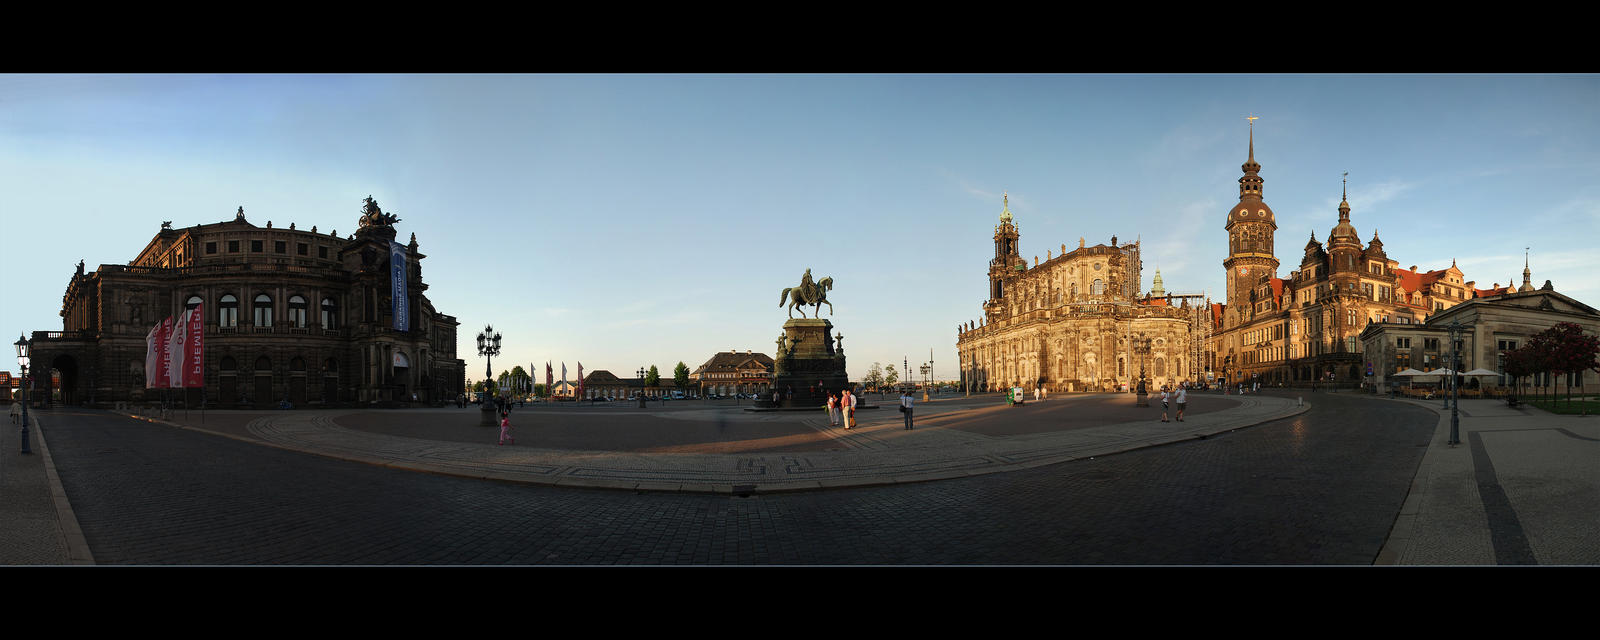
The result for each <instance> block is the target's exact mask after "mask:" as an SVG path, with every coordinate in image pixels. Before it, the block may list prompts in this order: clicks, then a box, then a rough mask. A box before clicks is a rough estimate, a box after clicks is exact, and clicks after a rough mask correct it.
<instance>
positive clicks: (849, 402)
mask: <svg viewBox="0 0 1600 640" xmlns="http://www.w3.org/2000/svg"><path fill="white" fill-rule="evenodd" d="M842 393H843V394H844V395H841V396H839V401H840V403H841V404H843V405H844V428H846V429H854V428H855V427H856V396H855V394H853V393H850V387H845V388H844V391H843V392H842Z"/></svg>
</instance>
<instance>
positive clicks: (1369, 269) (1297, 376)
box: [1205, 127, 1504, 385]
mask: <svg viewBox="0 0 1600 640" xmlns="http://www.w3.org/2000/svg"><path fill="white" fill-rule="evenodd" d="M1241 169H1243V171H1244V176H1243V177H1241V178H1239V203H1238V204H1236V205H1234V206H1233V207H1232V208H1231V209H1229V210H1228V214H1227V221H1226V222H1225V223H1224V229H1225V230H1226V231H1227V232H1228V256H1227V257H1226V258H1225V259H1224V260H1223V262H1222V266H1223V268H1224V269H1225V270H1226V271H1227V278H1226V282H1227V289H1228V291H1227V301H1226V302H1223V303H1216V304H1213V305H1211V306H1212V309H1211V314H1210V318H1209V320H1210V321H1211V322H1212V327H1211V331H1212V337H1211V340H1210V342H1209V343H1208V344H1206V346H1205V351H1206V353H1207V359H1206V362H1207V365H1208V366H1210V367H1214V370H1215V371H1217V372H1218V376H1219V378H1220V379H1223V380H1227V381H1228V382H1230V383H1233V384H1237V383H1240V382H1247V383H1248V382H1253V381H1260V382H1262V383H1264V384H1268V385H1279V384H1284V385H1294V384H1301V385H1309V384H1310V383H1311V382H1312V381H1314V380H1315V381H1322V382H1325V383H1326V382H1336V383H1342V384H1355V383H1357V382H1360V381H1362V379H1363V378H1364V376H1365V375H1366V367H1365V362H1366V361H1365V360H1364V358H1363V356H1362V351H1363V348H1362V345H1361V340H1360V337H1359V335H1360V333H1361V331H1362V329H1364V328H1365V327H1366V326H1367V324H1368V323H1372V322H1378V323H1385V322H1388V323H1397V324H1417V323H1421V322H1423V321H1425V320H1426V319H1427V318H1428V316H1429V315H1430V314H1434V313H1437V312H1440V311H1443V310H1445V309H1448V308H1450V307H1452V306H1455V305H1457V304H1460V303H1462V302H1464V301H1467V300H1470V299H1472V298H1473V297H1474V296H1476V295H1480V294H1482V293H1484V292H1485V290H1480V289H1477V288H1476V287H1475V286H1474V285H1475V283H1474V282H1472V281H1468V280H1466V279H1465V277H1464V276H1463V274H1462V272H1461V270H1460V269H1459V268H1457V267H1456V266H1455V264H1454V263H1453V262H1452V263H1451V265H1450V267H1449V268H1446V269H1438V270H1433V271H1427V272H1421V271H1418V270H1417V267H1416V266H1412V267H1411V268H1410V269H1401V268H1400V263H1399V262H1398V261H1396V260H1392V259H1390V258H1389V256H1388V255H1387V254H1386V253H1384V249H1383V242H1382V241H1381V240H1379V239H1378V234H1377V233H1376V232H1374V233H1373V234H1372V240H1371V242H1368V243H1366V244H1365V246H1363V243H1362V242H1361V239H1360V236H1359V235H1358V234H1357V232H1356V228H1355V226H1354V225H1352V224H1351V222H1350V202H1349V197H1348V191H1346V193H1345V196H1344V197H1343V198H1342V199H1341V202H1340V203H1339V221H1338V223H1337V224H1335V225H1334V227H1333V229H1332V230H1330V232H1329V234H1328V242H1327V244H1326V245H1324V244H1323V243H1321V242H1318V241H1317V238H1316V233H1315V232H1313V233H1312V234H1311V239H1310V240H1309V241H1308V242H1307V243H1306V245H1305V250H1304V255H1303V257H1302V258H1301V261H1300V267H1299V268H1298V269H1296V270H1293V271H1291V272H1289V276H1288V277H1287V278H1279V277H1278V276H1277V269H1278V258H1277V256H1276V255H1275V254H1274V251H1273V236H1274V232H1275V231H1276V230H1277V228H1278V225H1277V222H1276V221H1275V217H1274V215H1273V213H1272V208H1271V207H1268V206H1267V205H1266V203H1265V202H1264V201H1263V200H1262V196H1261V187H1262V180H1261V177H1260V175H1259V172H1260V170H1261V165H1260V164H1258V163H1257V162H1256V159H1255V132H1254V128H1253V127H1252V130H1251V133H1250V143H1249V156H1248V159H1247V160H1246V161H1245V163H1244V165H1242V167H1241ZM1503 290H1504V289H1502V288H1501V287H1500V286H1499V284H1498V283H1496V284H1495V286H1494V287H1493V288H1491V289H1489V290H1487V291H1488V292H1493V291H1503Z"/></svg>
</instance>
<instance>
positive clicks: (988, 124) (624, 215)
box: [0, 74, 1600, 380]
mask: <svg viewBox="0 0 1600 640" xmlns="http://www.w3.org/2000/svg"><path fill="white" fill-rule="evenodd" d="M1596 105H1600V75H1573V74H1565V75H1553V74H1552V75H1473V74H1451V75H1409V74H1406V75H1400V74H1395V75H1342V74H1308V75H1273V74H1222V75H1153V74H1134V75H1120V74H1119V75H1100V74H1096V75H1070V74H1069V75H1038V74H1026V75H1008V74H910V75H878V74H840V75H794V74H779V75H756V74H732V75H723V74H717V75H713V74H674V75H665V74H663V75H575V74H574V75H332V74H315V75H0V255H4V256H5V264H6V267H7V268H6V272H7V274H8V277H5V278H0V305H3V308H0V333H3V334H4V335H6V336H10V335H20V334H23V333H31V332H32V331H36V330H41V331H50V330H59V329H61V327H62V324H61V318H60V316H59V311H60V308H61V299H62V294H63V293H64V292H65V289H66V285H67V282H68V280H69V278H70V277H71V275H72V273H73V272H74V271H75V269H76V265H77V262H78V261H79V260H83V261H85V262H86V264H87V265H88V267H87V268H88V269H89V270H93V269H94V268H95V266H96V265H100V264H126V263H127V262H129V261H131V260H133V259H134V257H135V256H136V255H137V254H138V252H139V251H140V250H141V249H143V248H144V246H145V245H146V244H147V243H148V242H149V241H150V239H151V238H152V237H154V236H155V234H156V233H157V231H158V230H159V229H160V225H161V222H162V221H167V220H170V221H172V223H173V226H174V227H178V228H182V227H187V226H192V225H196V224H208V223H214V222H222V221H226V220H230V219H232V217H233V214H234V211H235V210H236V209H237V208H238V207H240V206H243V207H244V210H245V214H246V216H247V218H248V219H249V220H250V221H251V222H253V223H255V224H257V225H264V224H265V223H266V221H268V220H270V221H272V222H273V225H274V226H288V224H289V223H291V222H293V223H296V224H297V226H298V227H299V228H309V227H311V226H312V225H316V226H317V227H318V228H319V230H337V231H338V232H339V234H340V235H347V234H348V233H350V232H353V231H354V230H355V229H356V219H357V217H358V216H359V214H360V209H361V205H362V200H363V199H364V198H365V197H367V196H368V195H371V196H372V197H373V198H374V199H375V200H377V201H378V203H379V204H380V206H382V207H383V209H384V211H386V212H389V213H393V214H396V215H398V216H399V217H400V218H401V221H400V223H398V224H397V225H396V229H397V231H398V233H399V237H400V239H401V240H402V241H405V240H406V239H408V238H409V236H410V235H411V234H413V233H414V234H415V235H416V238H417V242H418V245H419V250H420V251H421V252H422V253H424V254H425V255H426V256H427V258H426V259H425V260H424V261H423V278H424V281H425V282H427V284H428V286H429V289H428V291H427V295H428V297H429V299H430V300H431V301H432V302H433V304H434V307H435V308H436V309H438V310H439V311H441V312H442V313H446V314H449V315H453V316H455V317H456V319H457V320H458V321H459V322H460V328H459V334H458V341H457V352H458V355H459V356H460V357H461V358H462V359H463V360H465V361H466V363H467V375H468V376H469V377H470V378H472V379H474V380H476V379H480V378H481V377H482V374H483V372H484V367H485V362H484V360H483V358H481V357H479V356H478V355H477V349H476V341H475V337H476V335H477V334H478V332H479V331H481V330H482V329H483V327H484V326H485V325H488V324H492V325H493V326H494V328H495V330H497V331H498V332H499V333H500V334H501V335H502V336H503V342H502V353H501V355H500V356H499V357H497V358H495V359H494V362H493V366H494V370H495V372H496V373H498V372H500V371H502V370H505V369H509V368H511V367H512V366H515V365H518V364H521V365H523V366H524V367H527V366H529V365H530V364H534V363H537V366H538V367H542V366H543V363H544V362H546V361H550V362H553V363H554V364H555V369H556V372H557V374H558V375H559V373H560V369H561V364H562V363H565V364H566V366H567V367H568V370H569V374H570V375H569V379H575V378H576V374H577V365H578V363H579V362H582V363H583V365H584V368H585V371H586V372H589V371H594V370H597V369H607V370H610V371H611V372H612V373H614V374H616V375H618V376H620V377H631V376H632V375H633V374H634V373H635V372H636V371H637V370H638V369H639V368H640V367H648V366H650V365H656V366H657V367H658V368H659V369H660V371H661V372H662V375H663V376H664V377H670V375H671V371H672V369H673V367H674V366H675V365H676V364H677V363H678V362H680V361H681V362H684V363H686V364H687V365H688V366H689V367H690V368H691V369H693V368H694V367H697V366H699V365H700V364H701V363H703V362H705V361H706V360H707V359H709V358H710V357H711V356H712V355H713V354H714V353H716V352H718V351H727V350H730V349H734V350H740V351H743V350H746V349H749V350H754V351H757V352H762V353H766V354H768V355H771V354H772V353H773V351H774V349H775V346H776V345H775V340H776V338H777V336H778V334H779V333H781V331H782V325H783V323H784V321H785V320H786V319H787V317H788V315H787V313H786V310H785V308H783V307H781V306H779V304H778V298H779V294H780V292H781V291H782V290H783V288H785V287H790V286H794V285H796V284H798V283H799V281H800V277H801V275H802V273H803V272H804V271H805V270H806V269H808V268H809V269H811V270H812V274H813V277H814V278H816V279H821V278H822V277H825V276H827V277H832V278H833V279H834V285H835V288H834V289H833V290H832V291H830V292H829V294H828V300H829V301H830V302H832V303H833V306H834V312H833V313H832V315H829V314H828V311H827V307H823V317H825V318H828V319H829V320H831V321H832V322H833V324H834V327H835V328H836V330H837V331H838V332H839V333H842V334H844V336H845V339H844V348H845V355H846V357H847V361H848V371H849V374H850V376H851V378H852V379H860V378H861V377H863V376H864V375H865V374H866V371H867V369H868V368H869V367H870V366H871V365H872V364H873V363H875V362H877V363H883V364H890V363H893V364H895V366H896V367H900V366H901V363H902V362H909V364H910V366H911V368H912V369H913V370H915V369H917V368H918V367H919V366H920V365H921V364H922V363H924V362H926V361H927V360H928V359H929V358H930V356H931V358H932V360H933V364H934V371H935V375H936V377H937V378H939V379H954V378H956V377H957V376H958V369H957V367H958V364H957V357H956V329H957V325H959V324H961V323H964V322H967V321H972V320H977V319H979V318H980V317H981V316H982V307H981V305H982V303H983V301H984V299H985V298H986V297H987V295H988V293H987V292H988V282H987V269H988V261H989V259H990V258H992V257H993V254H994V245H993V234H994V226H995V225H996V224H997V223H998V217H999V214H1000V211H1001V198H1002V194H1009V198H1010V209H1011V212H1012V214H1013V215H1014V216H1015V221H1016V223H1017V225H1018V227H1019V230H1020V232H1021V239H1020V242H1019V246H1020V250H1021V253H1022V255H1023V256H1024V257H1028V258H1030V259H1031V258H1032V256H1035V255H1037V256H1039V257H1040V259H1041V260H1042V259H1044V257H1045V255H1046V251H1047V250H1049V251H1052V252H1053V253H1059V251H1060V246H1061V245H1063V244H1064V245H1067V247H1068V248H1073V247H1076V246H1077V241H1078V239H1079V238H1080V237H1081V238H1084V239H1085V240H1086V242H1087V243H1088V244H1089V245H1091V246H1092V245H1095V244H1101V243H1108V242H1109V241H1110V238H1111V237H1112V236H1117V237H1118V240H1119V242H1127V241H1129V240H1135V239H1138V240H1140V241H1141V242H1142V247H1143V257H1144V261H1145V273H1144V274H1143V283H1144V286H1145V287H1146V288H1147V289H1148V288H1149V286H1150V282H1151V279H1152V277H1153V276H1154V275H1155V270H1156V269H1157V268H1159V269H1160V271H1161V275H1162V279H1163V281H1164V284H1165V286H1166V289H1167V290H1168V291H1172V292H1183V293H1203V294H1209V295H1210V296H1211V298H1212V299H1213V300H1214V301H1219V302H1220V301H1222V299H1223V297H1224V296H1225V289H1224V282H1223V275H1224V272H1223V268H1222V260H1223V259H1224V258H1225V257H1226V255H1225V254H1226V252H1227V236H1226V233H1225V231H1224V230H1223V225H1224V224H1225V223H1226V214H1227V211H1228V209H1229V208H1230V207H1231V206H1232V205H1233V204H1234V203H1236V202H1238V195H1239V188H1238V179H1239V177H1240V176H1241V175H1242V172H1241V169H1240V165H1241V164H1243V163H1244V161H1245V158H1246V152H1247V145H1248V140H1249V136H1250V127H1249V124H1248V121H1247V120H1246V117H1247V116H1256V117H1258V118H1259V119H1258V120H1256V121H1255V127H1254V128H1255V157H1256V160H1257V162H1259V163H1260V164H1261V167H1262V169H1261V173H1260V175H1261V177H1262V179H1263V181H1264V184H1263V196H1264V200H1265V201H1266V203H1267V204H1268V205H1269V206H1271V207H1272V209H1273V211H1274V212H1275V214H1276V219H1277V223H1278V230H1277V235H1276V238H1275V246H1276V249H1277V251H1276V253H1277V256H1278V259H1279V260H1280V262H1281V263H1282V265H1281V266H1280V268H1279V276H1285V275H1287V274H1288V272H1289V271H1290V270H1291V269H1294V268H1296V267H1297V266H1298V264H1299V257H1300V255H1301V252H1302V248H1303V247H1304V246H1305V242H1306V240H1307V239H1308V238H1309V237H1310V236H1311V235H1312V234H1313V233H1315V235H1316V237H1317V239H1318V240H1323V241H1325V240H1326V239H1327V237H1328V232H1329V230H1330V229H1331V228H1332V227H1333V226H1334V225H1335V224H1336V223H1337V222H1338V210H1337V209H1338V203H1339V200H1340V189H1341V187H1342V186H1343V185H1342V183H1341V179H1342V178H1343V175H1342V174H1344V173H1345V172H1348V173H1349V187H1348V188H1349V202H1350V207H1351V223H1352V224H1353V225H1354V226H1355V227H1356V229H1357V230H1358V232H1359V233H1360V234H1361V237H1362V239H1363V240H1364V241H1367V240H1370V239H1371V237H1372V234H1373V232H1374V230H1376V231H1377V232H1378V234H1379V236H1380V237H1381V238H1382V240H1383V243H1384V249H1385V250H1386V252H1387V253H1388V255H1389V257H1390V258H1392V259H1395V260H1398V261H1399V262H1400V266H1401V267H1402V268H1407V267H1410V266H1412V265H1417V266H1418V267H1419V268H1421V269H1422V270H1429V269H1442V268H1446V267H1448V266H1449V265H1450V264H1451V261H1452V260H1454V261H1455V263H1456V264H1457V265H1458V266H1459V267H1460V268H1461V269H1462V270H1463V271H1464V272H1465V275H1466V278H1467V279H1468V280H1475V281H1476V282H1477V286H1478V287H1479V288H1488V287H1489V286H1490V285H1491V284H1492V283H1499V284H1505V283H1506V282H1507V281H1508V280H1515V281H1516V282H1518V283H1520V281H1521V277H1522V268H1523V260H1524V248H1527V252H1528V256H1529V257H1528V262H1529V266H1530V268H1531V269H1532V272H1533V282H1534V285H1535V286H1540V285H1542V284H1543V283H1544V281H1545V280H1547V279H1548V280H1551V281H1552V282H1553V285H1554V287H1555V289H1556V290H1557V291H1559V292H1561V293H1564V294H1567V295H1570V296H1572V297H1574V298H1576V299H1578V300H1580V301H1582V302H1585V303H1587V304H1589V305H1592V306H1600V279H1597V278H1595V277H1594V276H1593V275H1592V273H1593V271H1594V268H1595V267H1596V266H1600V259H1597V258H1596V257H1595V256H1594V250H1593V245H1594V239H1595V238H1596V236H1597V235H1600V109H1597V107H1596ZM5 342H6V343H7V344H9V343H11V342H14V340H12V339H7V340H6V341H5Z"/></svg>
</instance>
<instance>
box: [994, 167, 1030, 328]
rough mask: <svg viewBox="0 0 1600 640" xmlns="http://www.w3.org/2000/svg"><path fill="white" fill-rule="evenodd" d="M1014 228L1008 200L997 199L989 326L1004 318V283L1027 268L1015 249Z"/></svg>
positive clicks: (1026, 264)
mask: <svg viewBox="0 0 1600 640" xmlns="http://www.w3.org/2000/svg"><path fill="white" fill-rule="evenodd" d="M1019 235H1020V234H1018V233H1017V225H1016V224H1014V223H1012V221H1011V196H1010V194H1006V195H1002V196H1001V208H1000V224H999V225H997V226H995V228H994V259H993V260H990V261H989V302H988V303H987V304H985V305H983V306H984V311H985V312H986V313H985V315H987V316H988V318H989V321H990V322H993V321H995V320H997V319H999V318H1000V317H1002V316H1003V315H1004V314H1003V313H1001V312H1002V310H1003V309H1005V303H1004V299H1005V296H1006V293H1007V292H1006V280H1007V279H1009V278H1011V277H1013V276H1015V275H1016V273H1017V272H1018V271H1021V270H1024V269H1026V268H1027V267H1028V261H1027V260H1026V259H1024V258H1023V257H1022V254H1020V253H1019V252H1018V249H1017V239H1018V237H1019Z"/></svg>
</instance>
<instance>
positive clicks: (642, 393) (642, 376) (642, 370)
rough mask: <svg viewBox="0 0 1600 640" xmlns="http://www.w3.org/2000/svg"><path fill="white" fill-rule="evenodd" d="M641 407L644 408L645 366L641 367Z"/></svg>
mask: <svg viewBox="0 0 1600 640" xmlns="http://www.w3.org/2000/svg"><path fill="white" fill-rule="evenodd" d="M639 408H640V409H643V408H644V367H639Z"/></svg>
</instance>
